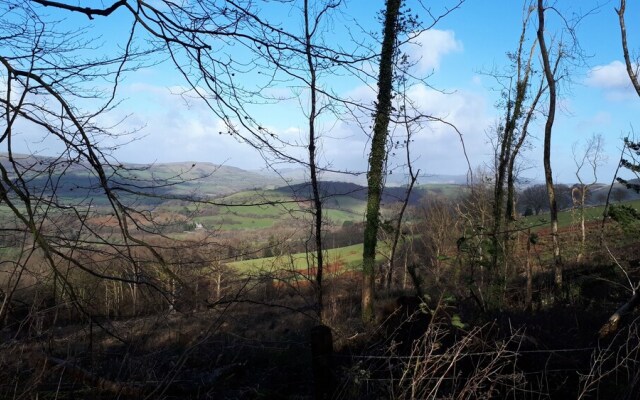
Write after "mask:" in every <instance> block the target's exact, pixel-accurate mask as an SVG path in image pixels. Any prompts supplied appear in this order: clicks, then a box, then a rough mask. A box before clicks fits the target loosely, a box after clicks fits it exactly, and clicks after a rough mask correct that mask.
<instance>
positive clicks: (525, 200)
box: [520, 184, 549, 215]
mask: <svg viewBox="0 0 640 400" xmlns="http://www.w3.org/2000/svg"><path fill="white" fill-rule="evenodd" d="M520 202H521V203H522V204H523V205H524V206H525V207H530V208H531V209H532V210H533V212H534V213H535V215H539V214H540V211H542V210H545V209H546V208H547V207H548V206H549V198H548V197H547V189H546V187H545V185H540V184H536V185H531V186H528V187H526V188H525V189H524V190H523V191H522V193H521V194H520Z"/></svg>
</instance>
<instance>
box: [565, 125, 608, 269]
mask: <svg viewBox="0 0 640 400" xmlns="http://www.w3.org/2000/svg"><path fill="white" fill-rule="evenodd" d="M603 146H604V139H603V138H602V135H592V136H591V138H589V140H588V141H587V142H586V143H585V145H584V147H583V149H582V156H580V155H579V154H578V153H577V152H578V149H577V144H575V143H574V145H573V160H574V162H575V163H576V167H577V168H576V178H577V179H578V182H579V185H578V186H577V187H575V188H574V189H573V190H572V194H573V193H574V192H575V196H573V195H572V198H573V205H574V207H575V206H578V211H579V218H580V251H579V253H578V261H580V260H581V259H582V256H583V252H584V247H585V243H586V240H587V233H586V228H585V221H584V220H585V215H584V214H585V213H584V206H585V203H586V201H587V195H588V193H589V191H590V190H591V187H593V185H595V184H596V183H597V182H598V167H600V166H601V165H602V163H603V162H604V161H605V158H606V157H605V155H604V153H603V152H604V150H603ZM583 168H589V172H588V173H589V175H590V176H592V177H593V179H592V180H591V181H590V182H589V183H585V180H584V178H583Z"/></svg>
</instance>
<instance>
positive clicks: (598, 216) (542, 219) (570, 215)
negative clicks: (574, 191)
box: [518, 200, 640, 228]
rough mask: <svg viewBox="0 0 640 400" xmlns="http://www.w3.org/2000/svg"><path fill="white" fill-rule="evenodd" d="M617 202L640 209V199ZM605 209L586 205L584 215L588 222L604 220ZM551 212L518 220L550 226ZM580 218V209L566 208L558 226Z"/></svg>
mask: <svg viewBox="0 0 640 400" xmlns="http://www.w3.org/2000/svg"><path fill="white" fill-rule="evenodd" d="M615 204H626V205H628V206H631V207H634V208H635V209H640V200H633V201H625V202H622V203H615ZM603 211H604V206H595V207H585V209H584V215H585V221H586V222H592V221H602V213H603ZM549 218H550V215H549V213H541V214H540V215H530V216H528V217H524V218H522V219H520V220H519V221H518V223H519V224H521V226H523V227H528V226H531V227H540V226H542V227H546V226H549ZM579 218H580V213H579V211H578V210H564V211H560V212H559V213H558V227H559V228H566V227H568V226H570V225H572V224H575V223H578V222H579Z"/></svg>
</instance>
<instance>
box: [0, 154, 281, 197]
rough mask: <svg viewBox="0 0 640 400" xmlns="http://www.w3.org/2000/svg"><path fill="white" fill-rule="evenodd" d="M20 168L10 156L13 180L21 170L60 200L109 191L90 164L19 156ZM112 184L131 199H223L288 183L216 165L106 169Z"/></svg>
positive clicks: (2, 160) (36, 187)
mask: <svg viewBox="0 0 640 400" xmlns="http://www.w3.org/2000/svg"><path fill="white" fill-rule="evenodd" d="M14 162H15V167H16V168H15V169H14V166H13V164H11V163H10V161H9V159H8V156H7V154H6V153H0V164H2V165H3V166H4V167H5V168H6V169H7V171H8V175H9V178H10V179H13V180H16V179H18V174H17V173H16V172H15V170H16V169H17V170H18V171H19V173H20V175H22V176H23V179H24V180H25V181H26V182H27V186H28V187H29V190H30V191H32V192H34V193H37V192H43V193H53V191H54V189H55V193H56V195H57V196H58V197H67V198H79V197H82V198H91V197H98V196H99V195H100V194H102V193H103V191H102V190H101V188H100V185H99V178H98V176H97V174H96V173H95V171H94V170H93V169H92V168H91V167H90V166H89V165H88V163H86V162H73V163H70V162H69V161H68V160H66V159H63V160H58V159H56V158H53V157H41V156H33V155H23V154H14ZM104 169H105V174H106V176H107V179H108V181H109V186H110V187H111V188H113V189H115V190H116V191H118V193H120V194H122V195H123V196H126V195H127V193H130V192H135V193H140V194H148V195H155V196H177V197H182V196H185V197H186V196H196V197H217V196H224V195H228V194H232V193H236V192H239V191H243V190H248V189H253V188H264V187H267V186H272V187H275V186H277V185H280V184H282V179H277V178H275V177H271V176H265V175H264V174H261V173H258V172H251V171H246V170H243V169H240V168H236V167H230V166H226V165H216V164H212V163H195V162H180V163H156V164H133V163H122V164H117V165H106V166H104Z"/></svg>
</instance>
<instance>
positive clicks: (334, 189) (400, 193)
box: [275, 181, 424, 206]
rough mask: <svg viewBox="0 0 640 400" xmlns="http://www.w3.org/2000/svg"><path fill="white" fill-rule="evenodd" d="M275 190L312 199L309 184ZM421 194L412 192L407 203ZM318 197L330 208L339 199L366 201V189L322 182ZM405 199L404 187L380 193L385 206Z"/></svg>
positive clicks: (354, 185)
mask: <svg viewBox="0 0 640 400" xmlns="http://www.w3.org/2000/svg"><path fill="white" fill-rule="evenodd" d="M275 190H276V191H277V192H279V193H282V194H285V195H288V196H293V197H297V198H301V199H311V197H312V189H311V184H310V183H308V182H306V183H299V184H295V185H289V186H283V187H279V188H277V189H275ZM423 194H424V192H423V191H421V190H413V191H412V193H411V196H410V197H409V203H410V204H415V203H417V202H418V201H419V200H420V198H421V197H422V195H423ZM320 195H321V196H322V197H323V198H324V199H325V204H327V205H328V206H331V205H332V203H333V202H337V201H339V198H340V197H351V198H354V199H356V200H361V201H366V200H367V188H366V187H365V186H361V185H357V184H355V183H350V182H336V181H322V182H320ZM405 197H406V188H404V187H397V186H390V187H385V188H384V191H383V192H382V202H383V203H387V204H389V203H395V202H397V201H403V200H404V198H405Z"/></svg>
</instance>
